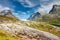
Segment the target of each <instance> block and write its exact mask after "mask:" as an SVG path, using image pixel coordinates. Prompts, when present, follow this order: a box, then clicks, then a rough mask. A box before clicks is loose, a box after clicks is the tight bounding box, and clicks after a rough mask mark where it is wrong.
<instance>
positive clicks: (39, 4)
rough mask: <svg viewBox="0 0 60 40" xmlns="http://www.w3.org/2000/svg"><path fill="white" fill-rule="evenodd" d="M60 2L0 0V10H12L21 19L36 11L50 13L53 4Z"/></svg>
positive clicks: (48, 0) (52, 0)
mask: <svg viewBox="0 0 60 40" xmlns="http://www.w3.org/2000/svg"><path fill="white" fill-rule="evenodd" d="M59 3H60V0H0V11H2V10H11V11H12V12H13V14H14V15H15V16H17V17H18V18H19V19H27V18H28V17H29V16H30V15H31V14H33V13H35V12H40V13H42V12H43V13H48V12H49V10H51V8H52V6H53V4H59ZM43 13H42V14H43Z"/></svg>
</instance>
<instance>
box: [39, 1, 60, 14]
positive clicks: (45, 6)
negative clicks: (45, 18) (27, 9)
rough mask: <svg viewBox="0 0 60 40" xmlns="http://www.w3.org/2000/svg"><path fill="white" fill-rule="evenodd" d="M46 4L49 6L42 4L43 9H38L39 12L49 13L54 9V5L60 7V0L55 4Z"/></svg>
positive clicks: (54, 2)
mask: <svg viewBox="0 0 60 40" xmlns="http://www.w3.org/2000/svg"><path fill="white" fill-rule="evenodd" d="M45 4H48V5H44V4H41V7H40V8H39V9H38V12H40V13H41V12H43V13H48V12H49V11H50V10H51V9H52V6H53V5H55V4H57V5H60V0H53V2H51V3H45Z"/></svg>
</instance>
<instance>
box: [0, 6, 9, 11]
mask: <svg viewBox="0 0 60 40" xmlns="http://www.w3.org/2000/svg"><path fill="white" fill-rule="evenodd" d="M3 10H10V8H9V7H3V6H2V5H0V11H3Z"/></svg>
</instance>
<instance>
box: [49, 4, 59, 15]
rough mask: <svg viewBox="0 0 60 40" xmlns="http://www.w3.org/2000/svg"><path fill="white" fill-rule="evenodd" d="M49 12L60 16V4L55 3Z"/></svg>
mask: <svg viewBox="0 0 60 40" xmlns="http://www.w3.org/2000/svg"><path fill="white" fill-rule="evenodd" d="M49 14H55V15H59V16H60V5H53V7H52V9H51V10H50V12H49Z"/></svg>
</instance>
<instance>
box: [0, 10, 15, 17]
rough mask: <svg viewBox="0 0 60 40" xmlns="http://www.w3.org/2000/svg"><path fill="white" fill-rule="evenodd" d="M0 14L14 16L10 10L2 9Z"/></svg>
mask: <svg viewBox="0 0 60 40" xmlns="http://www.w3.org/2000/svg"><path fill="white" fill-rule="evenodd" d="M0 15H4V16H8V17H15V16H14V15H13V13H12V11H11V10H3V11H1V12H0Z"/></svg>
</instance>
